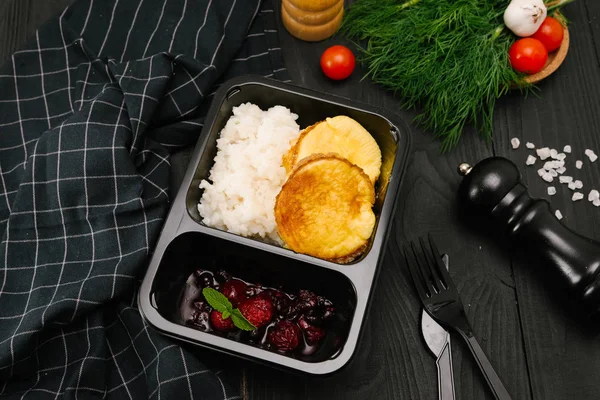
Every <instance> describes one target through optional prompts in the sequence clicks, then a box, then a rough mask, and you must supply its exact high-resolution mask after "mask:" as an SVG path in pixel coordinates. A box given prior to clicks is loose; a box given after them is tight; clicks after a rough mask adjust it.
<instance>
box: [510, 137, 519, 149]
mask: <svg viewBox="0 0 600 400" xmlns="http://www.w3.org/2000/svg"><path fill="white" fill-rule="evenodd" d="M510 144H512V148H513V149H516V148H518V147H519V145H520V144H521V141H520V140H519V139H517V138H512V139H511V140H510Z"/></svg>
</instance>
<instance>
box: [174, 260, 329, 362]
mask: <svg viewBox="0 0 600 400" xmlns="http://www.w3.org/2000/svg"><path fill="white" fill-rule="evenodd" d="M206 287H210V288H213V289H216V290H218V291H220V292H221V293H222V294H224V295H225V296H226V297H227V298H228V299H229V301H230V302H231V304H232V306H233V307H234V308H235V307H237V308H239V310H240V311H241V313H242V315H244V317H245V318H246V319H247V320H248V321H250V322H251V323H252V324H253V325H254V326H256V327H257V329H256V330H254V331H251V332H247V331H242V330H240V329H238V328H237V327H235V326H233V323H232V321H231V318H225V319H223V318H222V315H221V313H220V312H218V311H217V310H213V308H212V307H211V306H210V305H209V304H208V302H207V301H206V299H205V298H204V296H203V295H202V289H204V288H206ZM181 313H182V316H183V318H184V320H185V323H186V324H187V325H189V326H192V327H194V328H196V329H198V330H201V331H203V332H210V333H213V334H216V335H219V336H224V337H227V338H229V339H232V340H236V341H239V342H243V343H247V344H250V345H253V346H258V347H261V348H264V349H267V350H271V351H276V352H279V353H281V354H285V355H288V356H291V357H302V356H309V355H311V354H313V353H315V352H316V351H317V350H318V348H319V345H320V344H321V342H322V341H323V338H324V337H325V335H326V333H327V331H328V329H329V327H330V323H331V321H332V319H333V317H334V316H335V307H334V306H333V304H332V303H331V301H329V300H328V299H326V298H324V297H321V296H318V295H316V294H315V293H313V292H311V291H308V290H299V291H298V293H296V294H289V293H286V292H284V291H282V290H280V289H274V288H270V287H265V286H262V285H259V284H252V283H248V282H245V281H243V280H241V279H238V278H235V277H232V276H231V275H230V274H228V273H227V272H225V271H222V270H220V271H218V272H216V273H213V272H211V271H207V270H202V269H199V270H196V271H195V272H194V274H192V275H191V276H190V277H189V279H188V281H187V285H186V289H185V293H184V295H183V300H182V304H181Z"/></svg>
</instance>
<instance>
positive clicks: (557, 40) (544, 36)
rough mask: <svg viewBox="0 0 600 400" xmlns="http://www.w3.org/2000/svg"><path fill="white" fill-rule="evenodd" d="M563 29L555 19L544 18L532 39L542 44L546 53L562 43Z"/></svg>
mask: <svg viewBox="0 0 600 400" xmlns="http://www.w3.org/2000/svg"><path fill="white" fill-rule="evenodd" d="M564 35H565V29H564V28H563V26H562V24H561V23H560V22H558V20H557V19H556V18H553V17H546V19H545V20H544V22H542V25H540V27H539V28H538V30H537V31H536V32H535V33H534V34H533V35H531V37H532V38H534V39H537V40H539V41H540V42H542V44H543V45H544V47H545V48H546V50H548V53H551V52H553V51H554V50H556V49H558V48H559V47H560V45H561V43H562V41H563V37H564Z"/></svg>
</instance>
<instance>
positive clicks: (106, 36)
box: [0, 0, 286, 399]
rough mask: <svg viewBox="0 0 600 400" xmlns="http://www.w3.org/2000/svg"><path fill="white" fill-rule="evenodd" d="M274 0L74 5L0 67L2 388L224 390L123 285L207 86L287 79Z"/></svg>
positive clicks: (113, 0)
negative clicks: (251, 78) (144, 313)
mask: <svg viewBox="0 0 600 400" xmlns="http://www.w3.org/2000/svg"><path fill="white" fill-rule="evenodd" d="M275 18H276V16H275V14H274V12H273V9H272V4H271V3H270V2H269V1H266V0H265V2H264V3H263V4H261V1H260V0H138V1H131V0H79V1H76V2H75V3H74V4H73V5H71V6H70V7H69V8H68V9H66V10H65V11H64V12H63V13H62V14H61V15H60V16H58V17H57V18H56V19H54V20H52V21H50V22H49V23H47V24H46V25H45V26H44V27H43V28H41V29H40V30H39V31H38V32H37V33H36V35H35V37H34V38H32V40H30V42H29V43H28V45H27V46H26V47H25V48H24V49H23V50H21V51H18V52H17V53H15V54H14V55H13V57H12V58H11V59H10V61H9V62H8V63H7V64H6V65H5V66H4V67H3V68H2V69H0V232H1V235H2V236H1V242H0V260H1V261H0V265H1V268H0V397H6V398H15V399H16V398H19V399H22V398H25V399H46V398H48V399H49V398H52V399H57V398H61V399H62V398H81V399H89V398H104V397H107V398H115V399H146V398H158V399H185V398H193V399H233V398H237V396H236V395H235V393H232V392H231V391H230V390H229V389H228V388H227V385H225V384H224V382H223V381H222V379H221V377H220V375H219V374H218V373H213V372H211V371H209V370H208V369H207V368H206V367H205V366H204V365H203V364H202V363H201V361H200V360H198V359H197V358H196V357H194V356H193V355H192V354H191V353H189V352H188V351H186V350H185V349H184V348H182V347H181V346H180V345H179V344H178V343H177V342H174V341H171V340H170V339H167V338H165V337H163V336H160V335H159V334H157V333H156V332H155V331H153V330H152V329H151V328H149V327H148V325H147V324H146V323H145V322H144V321H143V320H142V318H141V317H140V315H139V312H138V310H137V308H136V291H137V287H138V285H139V283H140V281H141V279H142V277H143V274H144V272H145V268H146V265H147V261H148V255H149V253H150V252H151V251H152V248H153V246H154V243H155V241H156V239H157V236H158V233H159V230H160V228H161V226H162V223H163V220H164V218H165V215H166V212H167V210H168V207H169V194H170V189H169V169H170V155H171V154H173V152H175V151H177V150H178V149H181V148H184V147H186V146H190V145H193V144H194V143H195V142H196V141H197V139H198V137H199V134H200V130H201V127H202V120H203V119H202V118H203V115H204V113H205V111H206V109H207V107H208V104H209V102H210V97H211V95H212V93H214V90H215V87H216V86H217V85H218V82H220V81H222V80H224V79H225V78H227V77H229V76H233V75H237V74H241V73H254V74H261V75H263V76H271V77H274V78H277V79H282V80H285V79H286V71H285V69H284V67H283V62H282V58H281V54H280V53H281V51H280V50H281V49H279V47H278V44H277V42H278V39H277V32H276V30H275Z"/></svg>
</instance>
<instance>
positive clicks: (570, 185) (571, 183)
mask: <svg viewBox="0 0 600 400" xmlns="http://www.w3.org/2000/svg"><path fill="white" fill-rule="evenodd" d="M569 189H571V190H575V189H577V185H575V182H569Z"/></svg>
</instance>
